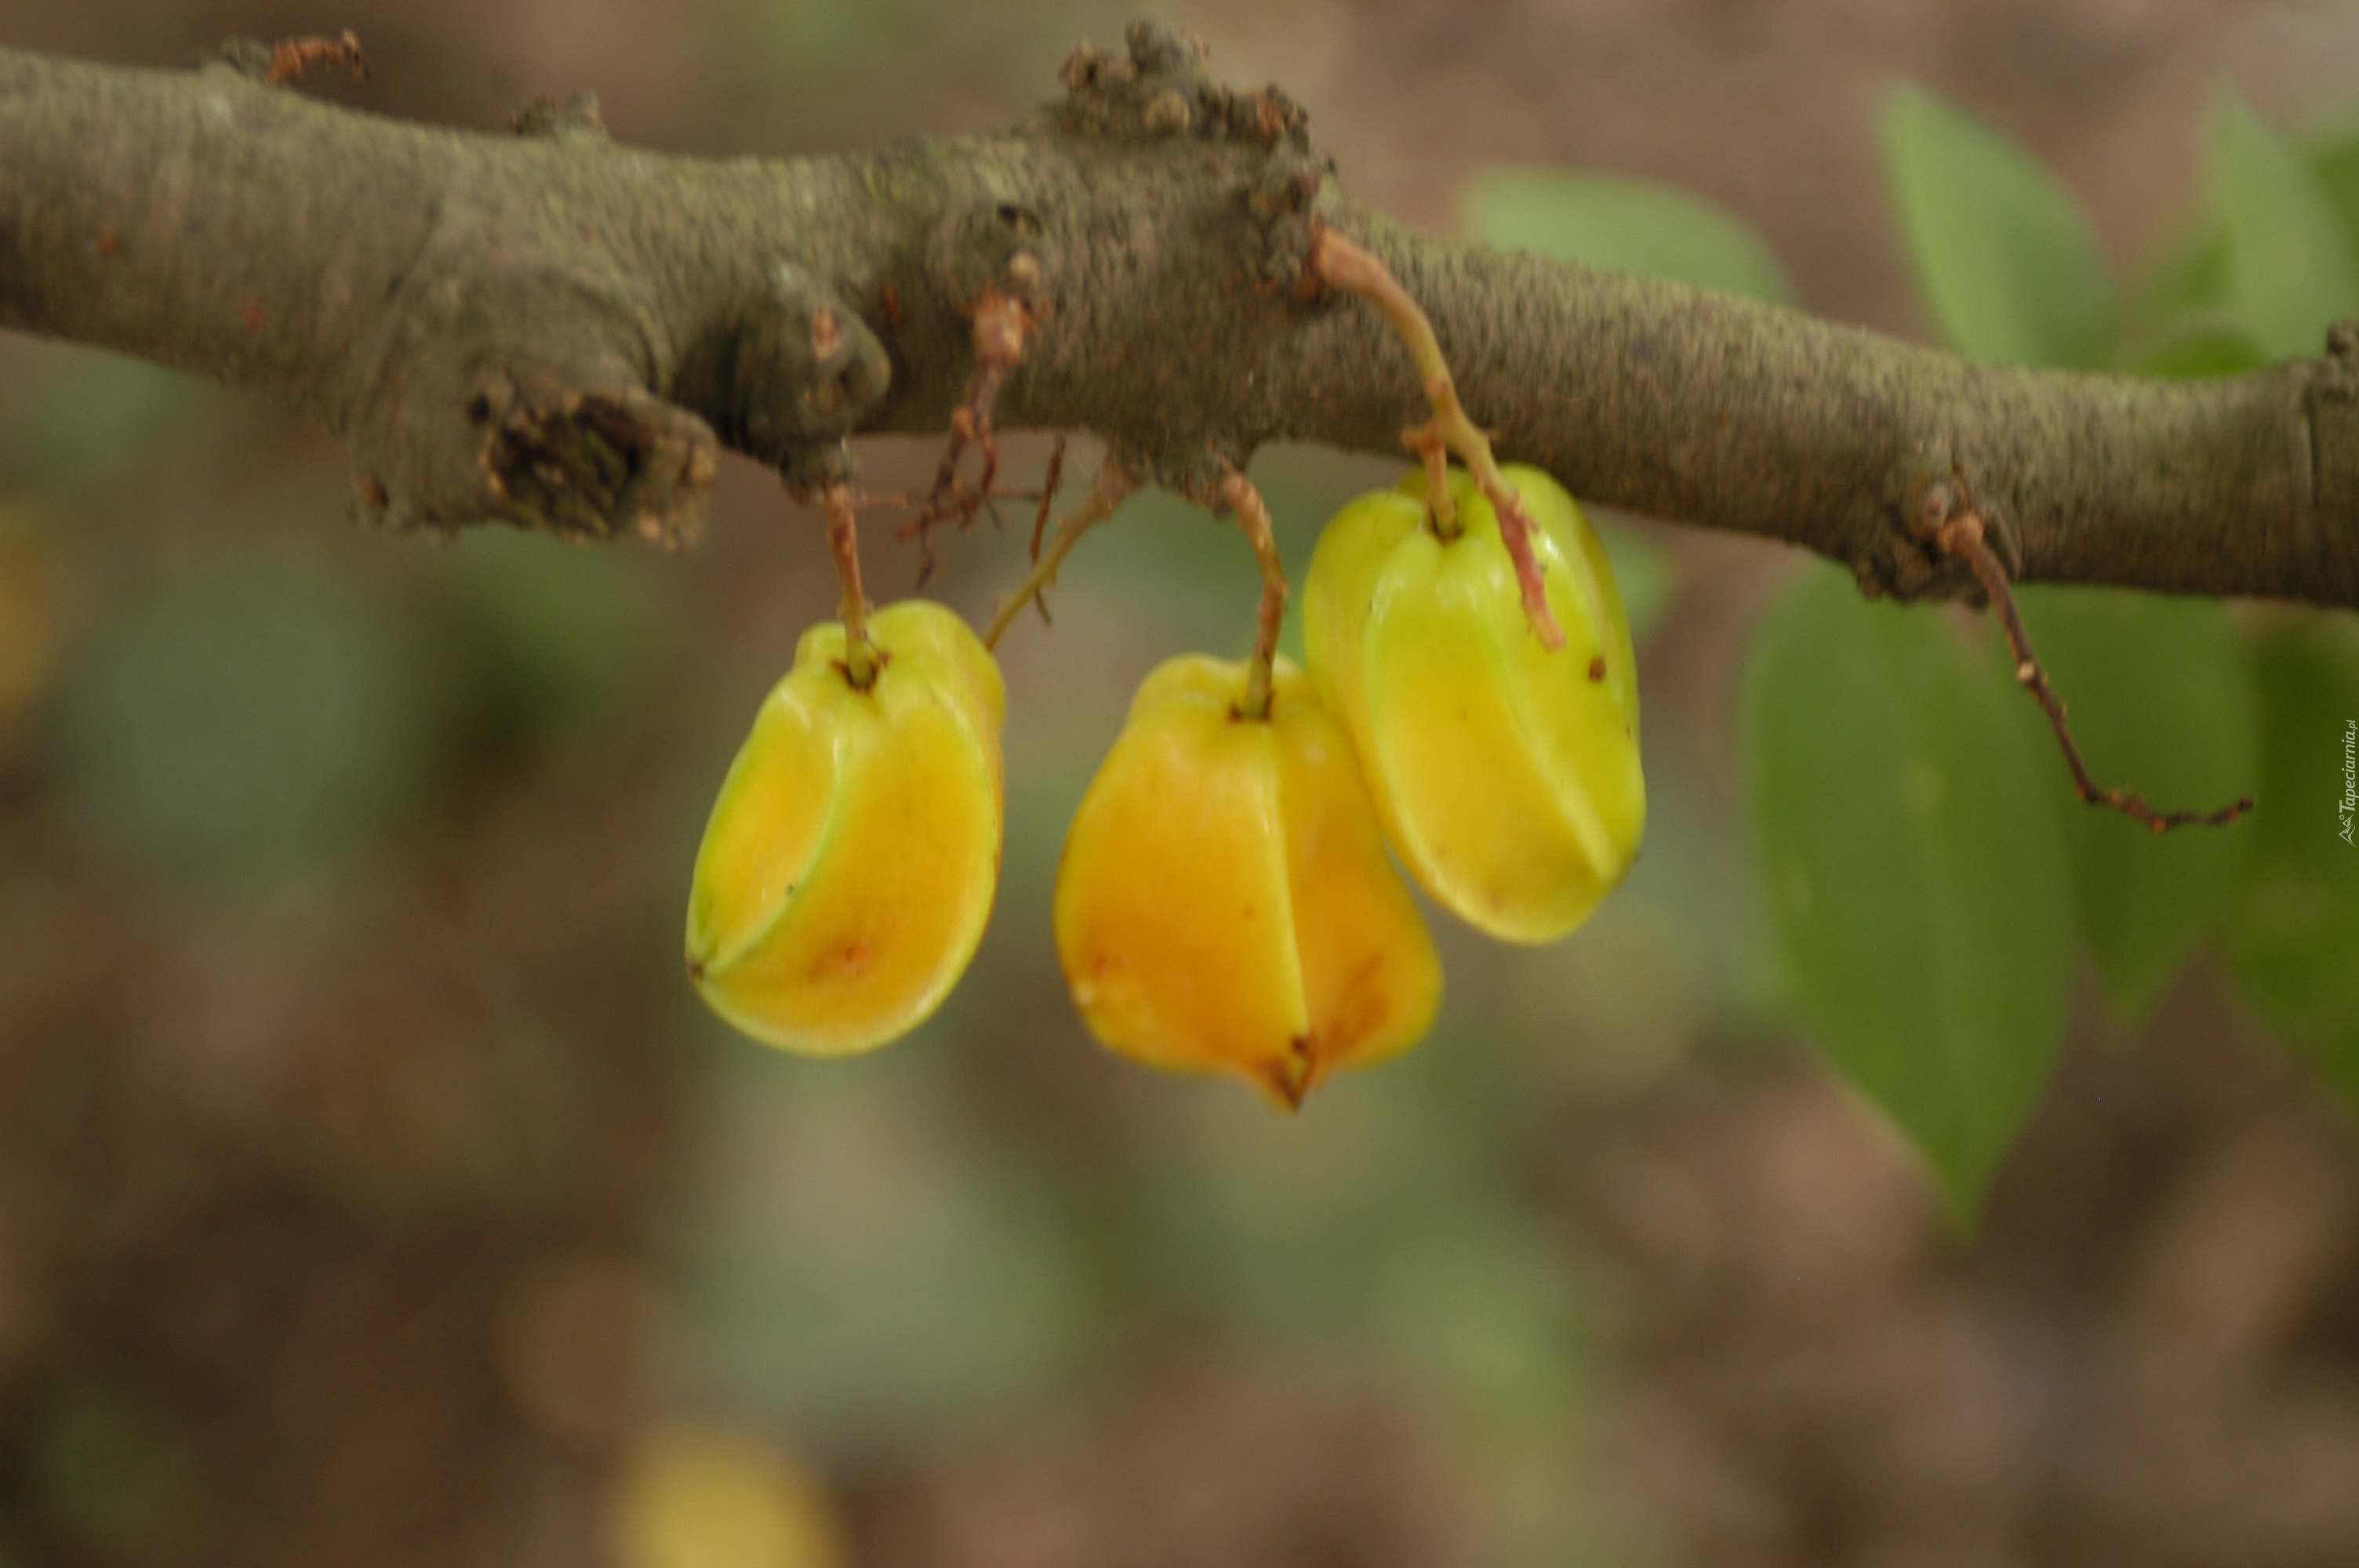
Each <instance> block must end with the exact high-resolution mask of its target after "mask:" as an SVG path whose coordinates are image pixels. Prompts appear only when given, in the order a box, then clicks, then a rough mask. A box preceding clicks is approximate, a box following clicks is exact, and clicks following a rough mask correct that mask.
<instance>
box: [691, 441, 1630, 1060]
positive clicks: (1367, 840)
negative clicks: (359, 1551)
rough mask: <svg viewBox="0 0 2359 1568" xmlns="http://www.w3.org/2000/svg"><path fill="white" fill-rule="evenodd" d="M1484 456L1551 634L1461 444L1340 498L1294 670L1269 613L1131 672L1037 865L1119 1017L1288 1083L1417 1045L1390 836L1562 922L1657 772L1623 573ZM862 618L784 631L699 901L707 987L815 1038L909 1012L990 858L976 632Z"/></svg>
mask: <svg viewBox="0 0 2359 1568" xmlns="http://www.w3.org/2000/svg"><path fill="white" fill-rule="evenodd" d="M1504 477H1505V478H1506V480H1507V481H1508V482H1510V483H1511V484H1512V485H1513V486H1514V487H1515V490H1516V492H1517V493H1518V494H1519V495H1520V496H1521V497H1522V500H1523V504H1524V510H1525V511H1526V512H1527V514H1529V517H1530V519H1531V523H1532V527H1531V529H1530V538H1529V549H1530V554H1531V555H1532V557H1534V558H1536V560H1537V561H1538V569H1539V574H1540V576H1539V581H1540V582H1541V584H1542V585H1544V592H1545V604H1546V610H1547V611H1548V613H1549V616H1551V617H1552V618H1553V620H1554V622H1555V627H1556V628H1561V629H1562V632H1563V644H1562V645H1561V646H1560V647H1554V648H1550V647H1547V646H1544V645H1543V644H1542V643H1541V640H1540V637H1539V635H1538V633H1537V632H1536V630H1535V625H1534V621H1533V618H1532V617H1531V616H1530V615H1529V614H1527V611H1529V610H1530V608H1531V607H1530V605H1529V604H1528V603H1527V595H1526V593H1525V591H1524V590H1525V579H1521V578H1519V575H1518V569H1517V564H1516V562H1515V561H1514V560H1513V559H1511V557H1510V553H1509V551H1508V550H1507V549H1506V548H1505V547H1503V542H1502V540H1501V537H1500V522H1499V519H1498V517H1497V515H1496V514H1495V511H1494V508H1493V506H1492V503H1491V502H1490V501H1489V500H1488V499H1486V498H1485V496H1484V493H1483V492H1482V490H1481V489H1480V488H1479V487H1477V486H1476V485H1475V484H1474V483H1473V481H1471V480H1469V479H1468V478H1467V477H1466V476H1465V475H1464V474H1462V473H1458V472H1454V471H1453V472H1452V473H1451V475H1450V476H1449V479H1448V493H1447V503H1446V504H1440V505H1437V504H1436V502H1437V501H1439V500H1440V498H1439V497H1436V496H1434V495H1432V494H1430V492H1429V479H1430V476H1429V475H1428V474H1426V473H1424V472H1422V471H1420V472H1415V473H1412V474H1410V475H1409V476H1408V478H1407V479H1405V480H1404V481H1402V482H1401V483H1400V484H1399V485H1398V486H1397V487H1396V488H1394V489H1392V490H1389V491H1382V492H1376V493H1374V494H1370V495H1366V496H1363V497H1361V498H1360V499H1358V500H1356V501H1354V502H1353V503H1350V504H1349V505H1347V506H1346V507H1344V509H1343V511H1342V512H1340V513H1339V514H1336V516H1335V517H1334V518H1333V519H1332V520H1331V521H1330V523H1329V524H1328V525H1327V528H1326V531H1325V533H1324V535H1322V536H1321V541H1320V544H1319V548H1318V553H1317V556H1316V557H1315V558H1314V560H1313V562H1312V565H1311V568H1310V580H1309V583H1308V585H1307V590H1306V595H1305V605H1304V616H1305V633H1306V642H1305V646H1306V654H1307V662H1308V664H1309V666H1310V667H1309V670H1308V672H1307V673H1306V672H1305V671H1303V670H1299V669H1297V668H1295V667H1294V665H1291V664H1290V663H1288V661H1286V660H1284V659H1276V658H1274V657H1273V656H1272V655H1271V654H1270V653H1269V651H1268V645H1267V644H1268V638H1265V644H1264V647H1263V648H1262V650H1261V651H1259V652H1258V653H1257V654H1256V659H1255V661H1253V662H1251V663H1228V662H1224V661H1221V660H1217V659H1212V658H1209V657H1205V656H1202V655H1198V654H1190V655H1184V656H1182V657H1180V658H1175V659H1172V660H1170V661H1169V662H1168V663H1166V664H1165V665H1162V666H1161V667H1160V668H1158V669H1157V670H1156V671H1155V672H1154V673H1153V674H1152V675H1150V676H1148V677H1147V682H1146V684H1145V685H1144V686H1142V687H1140V688H1139V692H1138V695H1137V697H1136V699H1135V700H1134V701H1133V703H1132V705H1131V710H1130V717H1129V719H1128V722H1127V723H1126V724H1125V728H1124V730H1123V732H1122V734H1121V736H1120V738H1119V739H1118V740H1117V741H1115V743H1114V750H1113V752H1111V753H1110V754H1109V755H1108V756H1107V758H1106V761H1105V762H1104V765H1103V767H1102V768H1101V769H1100V770H1099V772H1098V774H1097V777H1096V779H1095V780H1094V782H1093V783H1092V784H1091V786H1090V789H1089V792H1088V794H1087V795H1086V796H1085V797H1084V798H1083V800H1082V806H1081V809H1080V811H1079V812H1078V813H1077V815H1076V816H1075V817H1074V820H1073V824H1072V828H1071V835H1070V837H1069V838H1068V839H1067V841H1066V845H1065V854H1064V860H1063V864H1062V866H1061V868H1060V871H1059V874H1058V881H1057V894H1056V929H1057V946H1058V952H1059V955H1060V959H1061V961H1062V963H1063V967H1064V971H1065V977H1066V979H1067V981H1068V983H1069V984H1070V986H1071V989H1072V994H1073V1000H1074V1002H1075V1003H1076V1005H1077V1006H1078V1007H1079V1009H1080V1011H1081V1013H1082V1018H1083V1019H1084V1020H1086V1021H1087V1022H1088V1024H1089V1026H1090V1028H1091V1030H1092V1032H1093V1033H1094V1034H1096V1036H1097V1037H1098V1039H1099V1040H1101V1041H1102V1042H1103V1043H1104V1044H1106V1045H1108V1046H1109V1047H1111V1048H1113V1049H1114V1050H1115V1051H1118V1052H1121V1053H1123V1054H1125V1055H1129V1056H1132V1057H1135V1058H1136V1059H1138V1060H1140V1061H1142V1062H1146V1063H1148V1064H1150V1065H1156V1066H1162V1067H1171V1068H1188V1069H1209V1068H1227V1069H1234V1070H1235V1071H1238V1072H1241V1073H1243V1074H1244V1075H1245V1076H1247V1077H1248V1078H1250V1079H1252V1080H1253V1081H1254V1082H1255V1083H1256V1084H1257V1085H1259V1086H1260V1087H1262V1088H1264V1089H1265V1090H1266V1091H1267V1092H1268V1093H1269V1094H1270V1095H1271V1096H1272V1097H1274V1098H1277V1099H1278V1100H1280V1101H1282V1102H1284V1103H1285V1104H1288V1105H1289V1106H1291V1105H1296V1104H1299V1102H1300V1100H1301V1098H1302V1097H1303V1095H1304V1094H1305V1093H1307V1092H1308V1091H1309V1090H1310V1088H1311V1087H1314V1086H1315V1085H1317V1084H1318V1083H1319V1082H1320V1081H1321V1079H1322V1078H1324V1077H1325V1076H1327V1075H1328V1074H1329V1073H1331V1072H1332V1071H1334V1070H1335V1069H1336V1068H1339V1067H1344V1066H1355V1065H1364V1064H1367V1063H1370V1062H1375V1061H1377V1060H1381V1059H1382V1058H1384V1057H1386V1056H1388V1055H1391V1054H1395V1053H1397V1052H1399V1051H1402V1050H1405V1049H1407V1048H1408V1046H1409V1045H1411V1044H1415V1043H1416V1041H1417V1040H1418V1039H1419V1036H1421V1035H1422V1034H1423V1033H1425V1031H1426V1029H1427V1028H1428V1027H1429V1026H1430V1024H1431V1022H1432V1020H1433V1015H1434V1011H1435V1009H1436V1007H1437V1006H1438V1005H1439V1002H1440V990H1441V969H1440V959H1439V958H1438V957H1437V956H1436V954H1435V952H1434V947H1433V943H1432V939H1431V937H1430V935H1428V933H1427V931H1426V928H1425V923H1424V920H1423V918H1422V917H1421V915H1420V914H1419V912H1418V908H1417V904H1416V902H1415V900H1414V899H1413V898H1412V897H1411V896H1410V894H1409V892H1408V888H1407V887H1406V886H1405V885H1404V884H1403V882H1402V881H1401V879H1400V877H1399V876H1398V875H1397V873H1396V872H1395V871H1394V870H1393V867H1392V864H1391V862H1390V860H1388V859H1387V857H1386V844H1387V843H1389V844H1390V846H1391V847H1392V849H1393V851H1394V852H1395V853H1396V854H1397V855H1398V857H1399V859H1400V861H1401V863H1402V865H1403V866H1405V867H1406V868H1407V870H1408V873H1409V875H1410V877H1411V878H1413V879H1414V880H1415V881H1416V882H1417V884H1418V885H1419V887H1421V888H1422V889H1424V891H1425V892H1427V893H1428V894H1429V895H1430V897H1432V898H1433V899H1434V901H1435V902H1437V903H1440V905H1441V906H1442V907H1444V908H1445V909H1447V910H1449V911H1451V913H1452V914H1457V915H1459V916H1460V917H1462V918H1463V919H1465V920H1466V921H1468V922H1469V923H1470V924H1472V925H1475V926H1476V927H1478V928H1479V929H1481V930H1483V931H1484V932H1486V933H1489V934H1490V935H1495V936H1498V937H1502V938H1505V939H1506V940H1509V941H1517V942H1544V941H1549V940H1552V939H1554V938H1556V937H1559V936H1561V935H1565V934H1566V933H1567V932H1570V931H1571V930H1572V929H1573V928H1574V927H1575V926H1577V925H1580V924H1581V923H1582V921H1583V920H1585V919H1586V918H1587V917H1588V916H1589V914H1590V913H1591V911H1593V909H1594V908H1595V907H1596V906H1597V903H1598V902H1599V901H1600V900H1601V899H1603V897H1604V895H1605V894H1606V893H1607V892H1609V891H1611V890H1612V888H1613V887H1614V884H1615V883H1616V882H1618V881H1620V880H1621V878H1622V876H1623V874H1624V872H1625V871H1627V870H1628V869H1629V865H1630V861H1631V859H1632V857H1633V856H1634V854H1635V853H1636V849H1637V844H1638V839H1639V836H1640V833H1641V832H1642V830H1643V828H1644V826H1645V818H1646V796H1645V786H1644V784H1643V781H1642V779H1641V777H1640V773H1639V765H1638V715H1637V688H1636V667H1635V665H1634V663H1633V660H1632V655H1631V649H1630V634H1629V629H1628V626H1627V624H1626V622H1625V620H1624V617H1623V612H1622V607H1621V602H1620V600H1619V599H1618V598H1617V597H1616V595H1615V592H1614V579H1613V575H1612V572H1611V570H1610V569H1609V568H1608V567H1607V565H1606V560H1605V554H1604V551H1603V547H1602V546H1600V545H1599V542H1598V539H1597V536H1596V535H1595V533H1594V532H1593V530H1592V529H1591V528H1590V526H1589V524H1588V523H1587V521H1586V520H1585V519H1584V518H1583V517H1582V514H1581V510H1580V508H1579V507H1578V506H1577V505H1576V504H1575V503H1573V500H1572V498H1571V496H1570V495H1568V494H1566V493H1565V492H1564V491H1563V490H1562V489H1561V488H1560V486H1558V485H1557V483H1556V482H1555V481H1553V480H1551V479H1549V477H1548V476H1547V475H1546V474H1544V473H1541V472H1539V471H1538V470H1534V469H1528V468H1517V469H1509V470H1505V473H1504ZM1281 587H1282V585H1281ZM1266 624H1267V626H1268V627H1270V628H1273V629H1274V626H1275V611H1274V609H1273V611H1272V613H1271V614H1270V615H1268V616H1267V617H1266ZM1272 634H1273V635H1274V630H1273V632H1272ZM866 637H867V638H868V640H869V642H870V643H871V644H872V651H871V653H870V654H868V655H865V656H854V651H853V648H852V645H851V643H849V642H848V640H847V635H846V633H845V631H844V629H843V626H841V625H839V624H836V623H833V622H831V623H829V624H826V625H822V626H818V627H814V628H813V629H812V630H811V631H810V632H809V633H805V635H804V637H803V639H802V642H801V644H800V646H799V648H798V650H797V653H796V659H795V665H794V668H793V669H792V670H791V671H790V672H789V673H788V675H787V676H786V677H785V678H784V679H783V680H781V681H780V682H779V683H778V685H777V688H776V689H775V690H774V691H773V692H772V693H771V694H770V696H769V697H768V699H767V700H766V702H765V703H764V705H763V708H762V711H761V713H760V715H759V716H758V717H757V719H756V722H755V726H754V731H753V734H752V735H751V736H750V737H749V738H748V739H747V741H746V742H745V747H744V749H743V750H742V751H741V752H739V754H738V757H737V759H736V762H734V764H733V765H732V767H731V769H730V771H729V775H728V778H727V780H726V782H724V783H723V785H722V789H721V795H720V798H719V800H718V801H717V802H716V803H715V805H714V806H713V811H712V819H711V822H710V824H709V825H708V827H706V829H705V837H704V843H703V846H702V848H701V850H700V851H699V853H698V857H697V863H696V873H695V881H694V886H693V889H692V891H691V892H690V902H689V921H688V952H689V971H690V977H691V978H692V979H694V980H695V982H696V985H697V987H698V989H700V990H701V991H702V993H703V994H704V996H705V998H706V1000H708V1001H709V1002H711V1003H712V1006H713V1008H714V1009H715V1011H718V1012H720V1013H721V1014H722V1016H723V1017H724V1018H726V1019H728V1020H729V1022H732V1023H734V1024H735V1025H737V1026H738V1027H739V1028H741V1029H743V1030H745V1032H746V1033H749V1034H752V1035H754V1036H755V1037H756V1038H757V1039H761V1040H765V1041H767V1042H769V1043H771V1044H777V1045H780V1046H784V1047H786V1048H788V1049H790V1050H796V1051H801V1052H806V1053H811V1054H840V1053H845V1052H853V1051H859V1050H864V1049H867V1048H869V1047H871V1046H875V1045H878V1044H884V1043H885V1042H886V1041H888V1040H891V1039H893V1038H895V1037H896V1036H897V1035H900V1034H902V1033H906V1032H908V1030H909V1029H911V1028H913V1027H914V1026H915V1025H916V1024H917V1023H918V1022H920V1021H921V1020H923V1019H924V1018H925V1017H926V1016H927V1014H929V1012H931V1011H933V1009H934V1008H935V1007H936V1006H937V1005H938V1004H939V1003H940V1000H941V999H942V998H943V996H944V995H946V994H947V993H948V991H949V989H950V988H951V984H952V983H953V982H954V981H955V980H956V979H957V977H958V975H959V972H960V971H961V970H962V968H964V967H965V965H966V962H967V960H968V959H969V957H972V956H973V952H974V948H975V945H976V943H977V942H978V941H979V940H980V938H981V936H982V934H983V927H984V922H985V920H986V918H987V917H988V915H989V913H990V905H991V899H992V892H993V888H994V886H995V881H996V878H997V871H998V863H999V851H1000V832H1001V782H1000V756H999V739H998V735H999V723H1000V719H1001V714H1002V709H1003V693H1002V687H1001V685H1000V679H999V674H998V670H997V668H996V666H995V665H994V663H993V661H992V658H991V655H990V654H989V653H987V652H986V651H985V650H984V646H983V644H982V643H980V642H978V641H977V640H976V639H975V637H974V635H973V633H971V632H969V631H968V630H967V628H966V626H965V624H964V623H963V622H961V621H959V620H958V619H957V618H956V617H955V616H953V615H951V613H950V612H949V611H945V610H943V609H941V608H940V607H939V606H937V605H933V604H929V603H926V602H924V601H920V600H911V601H907V602H904V603H901V604H897V605H894V606H892V607H890V608H888V609H886V610H884V611H880V612H878V613H877V614H876V615H875V616H874V617H873V618H871V619H870V620H869V621H868V622H867V630H866ZM862 673H866V674H867V675H868V679H867V680H866V682H865V684H863V683H862V682H861V681H860V680H859V679H858V678H857V677H858V676H860V675H861V674H862Z"/></svg>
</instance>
